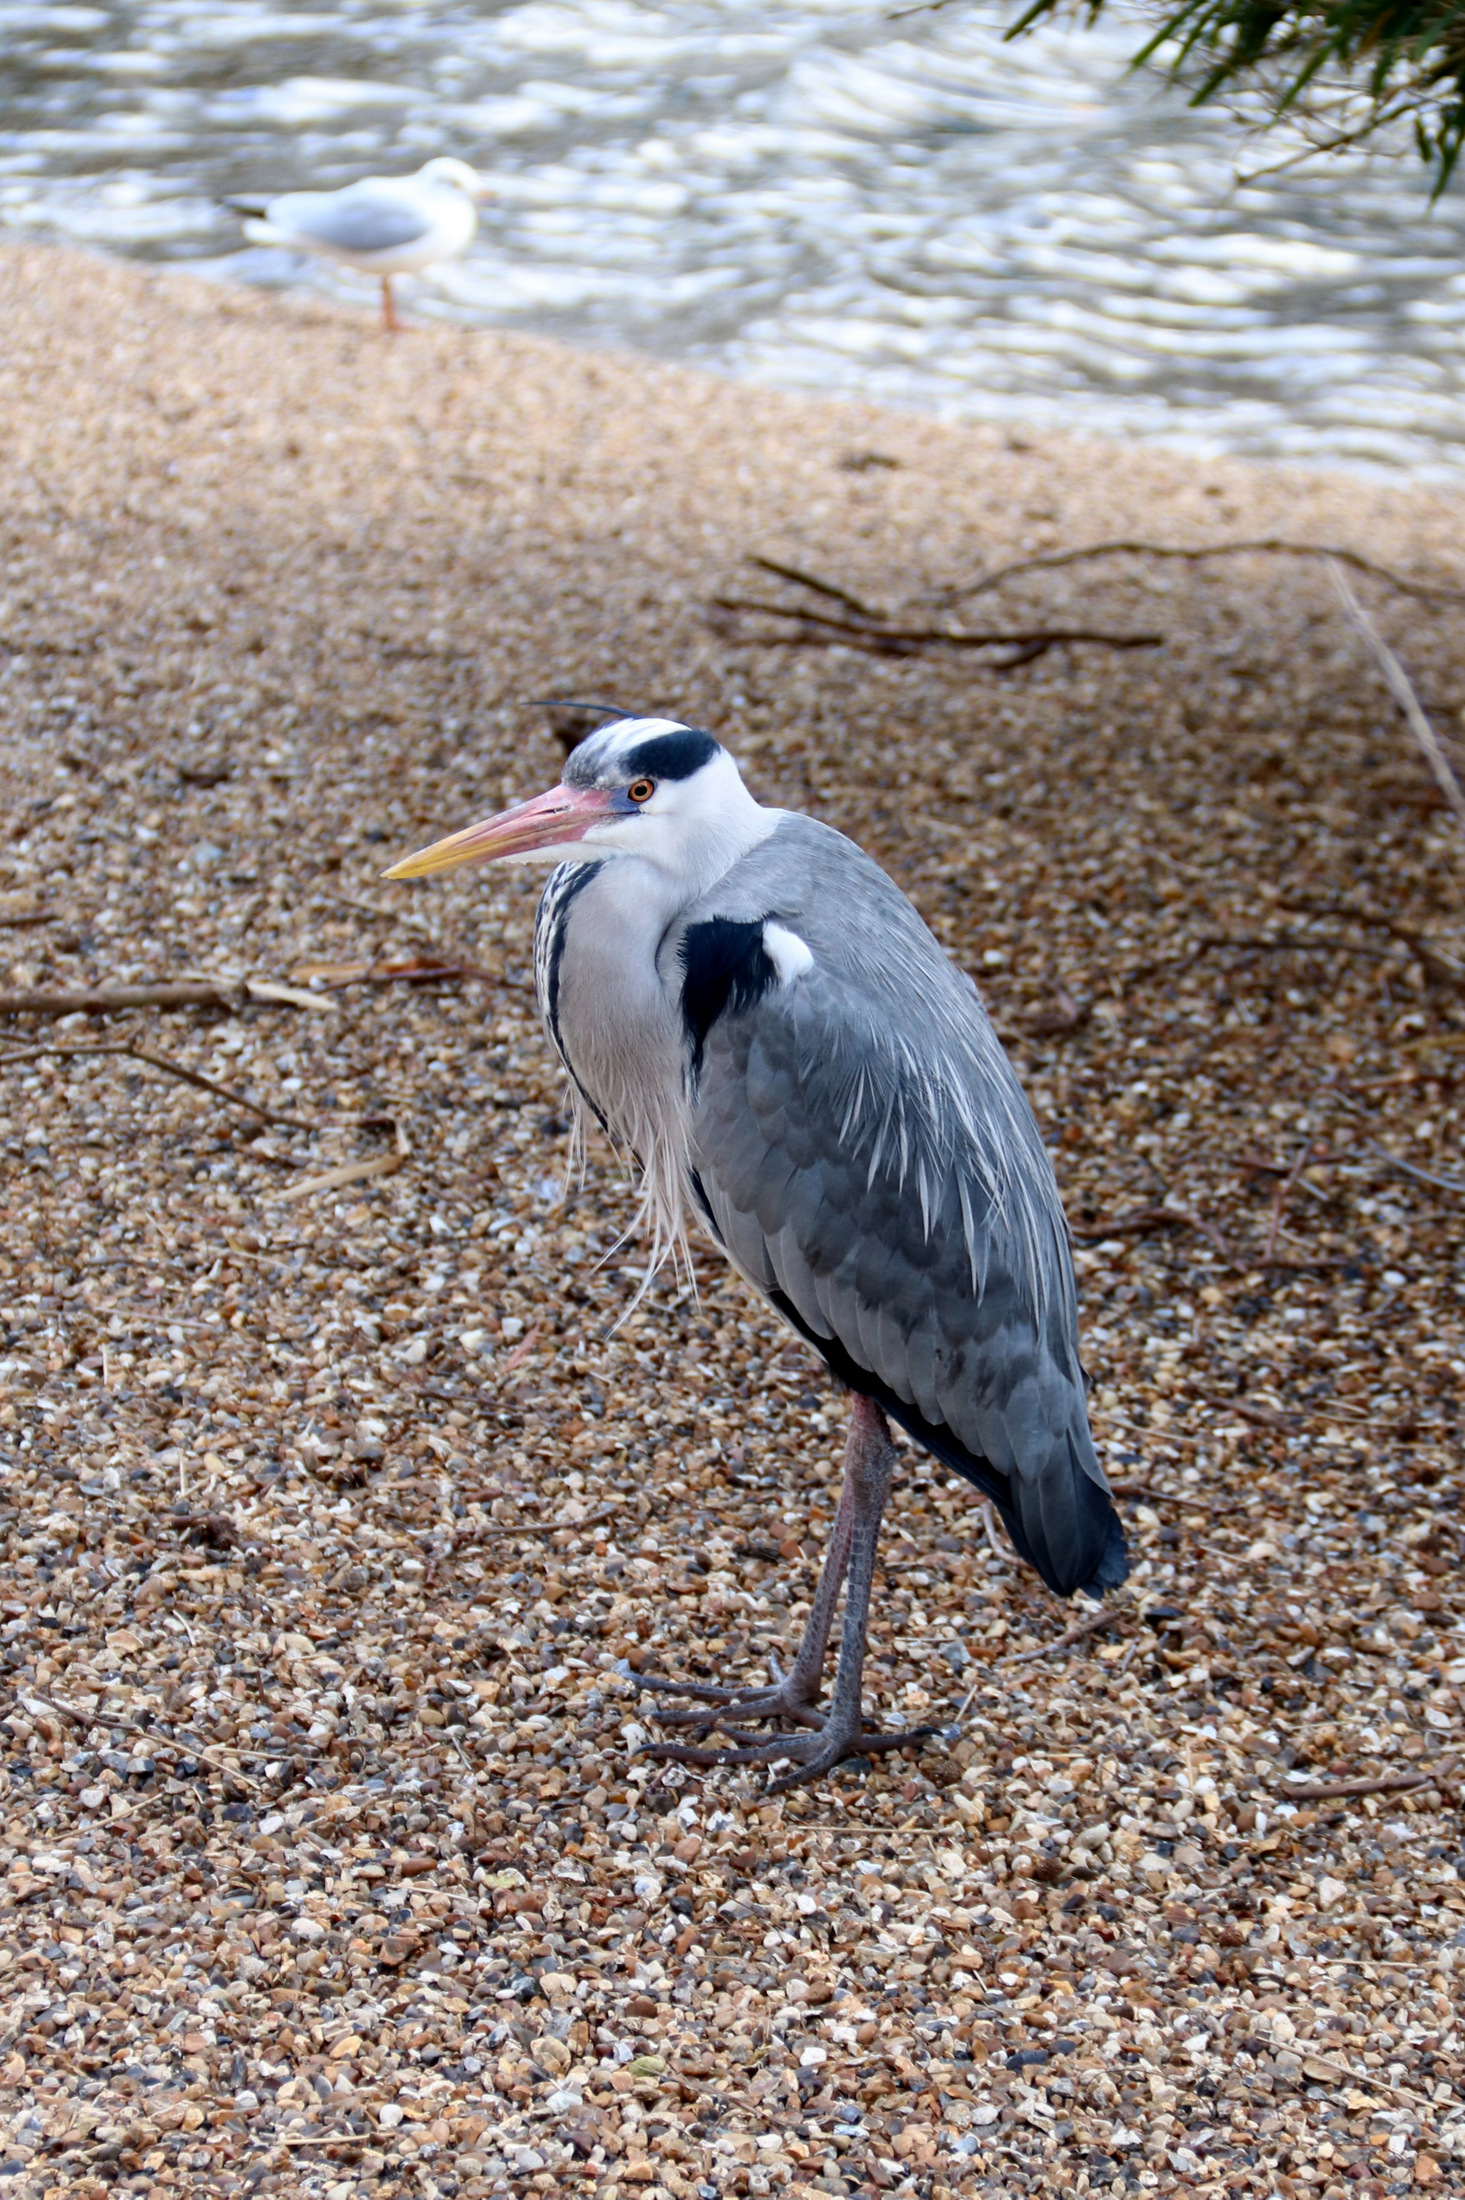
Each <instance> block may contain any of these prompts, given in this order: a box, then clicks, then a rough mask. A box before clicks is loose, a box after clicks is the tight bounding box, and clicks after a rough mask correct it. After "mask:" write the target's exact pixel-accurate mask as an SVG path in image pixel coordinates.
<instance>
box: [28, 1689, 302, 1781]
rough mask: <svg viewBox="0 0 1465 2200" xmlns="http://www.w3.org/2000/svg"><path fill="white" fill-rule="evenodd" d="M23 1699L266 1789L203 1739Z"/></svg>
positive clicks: (82, 1727) (82, 1728)
mask: <svg viewBox="0 0 1465 2200" xmlns="http://www.w3.org/2000/svg"><path fill="white" fill-rule="evenodd" d="M20 1700H21V1702H22V1703H23V1704H26V1705H27V1707H28V1706H29V1704H32V1703H33V1704H34V1705H35V1706H36V1708H37V1709H38V1710H41V1711H49V1712H51V1713H52V1715H53V1716H54V1717H56V1718H58V1719H64V1720H65V1721H66V1722H67V1723H68V1724H69V1725H71V1726H74V1727H76V1728H78V1729H79V1730H80V1731H82V1732H83V1733H84V1732H85V1731H86V1729H87V1728H88V1727H93V1726H115V1727H120V1728H121V1729H122V1731H123V1732H124V1733H125V1734H137V1735H140V1736H141V1738H142V1739H143V1741H145V1742H151V1743H153V1744H154V1745H155V1746H156V1747H157V1748H159V1749H171V1750H172V1751H173V1753H174V1754H175V1756H179V1757H195V1758H197V1759H198V1761H199V1763H200V1764H208V1765H212V1766H213V1767H214V1769H215V1771H216V1772H222V1773H223V1774H224V1775H225V1777H226V1778H227V1779H230V1780H237V1781H238V1782H239V1784H240V1786H241V1787H249V1788H253V1789H254V1791H255V1793H256V1794H262V1793H263V1792H264V1791H263V1789H262V1788H261V1786H260V1783H259V1781H258V1780H254V1779H251V1777H250V1775H249V1774H248V1773H247V1772H241V1771H239V1769H238V1768H237V1766H234V1765H231V1764H228V1763H227V1762H226V1761H225V1760H224V1759H223V1758H222V1757H220V1756H218V1755H217V1754H216V1753H215V1752H214V1751H213V1750H211V1749H210V1748H209V1747H208V1746H207V1745H206V1744H205V1743H202V1742H201V1743H200V1744H199V1745H198V1747H197V1748H195V1747H194V1745H193V1743H192V1742H189V1741H182V1742H179V1741H175V1740H174V1739H173V1737H172V1736H171V1735H168V1734H157V1733H154V1732H153V1730H152V1729H151V1728H150V1727H146V1726H139V1725H138V1723H137V1721H136V1720H135V1719H123V1718H119V1717H118V1716H117V1715H116V1713H115V1712H111V1711H108V1712H106V1713H102V1712H87V1711H78V1710H77V1709H76V1708H75V1706H74V1705H73V1704H69V1703H56V1702H53V1701H48V1699H47V1698H46V1697H44V1696H32V1697H30V1698H27V1697H24V1696H22V1697H21V1699H20Z"/></svg>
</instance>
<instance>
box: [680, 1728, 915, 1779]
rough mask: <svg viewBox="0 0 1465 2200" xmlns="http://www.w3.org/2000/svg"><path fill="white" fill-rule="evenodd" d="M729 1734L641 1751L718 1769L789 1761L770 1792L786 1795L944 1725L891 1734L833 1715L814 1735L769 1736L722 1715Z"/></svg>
mask: <svg viewBox="0 0 1465 2200" xmlns="http://www.w3.org/2000/svg"><path fill="white" fill-rule="evenodd" d="M717 1724H718V1725H719V1726H721V1728H722V1731H723V1733H725V1734H726V1735H727V1737H728V1746H727V1747H721V1748H720V1747H716V1746H714V1745H710V1744H697V1743H692V1742H646V1743H643V1745H642V1751H641V1754H642V1755H643V1756H646V1757H656V1758H659V1759H660V1760H661V1761H662V1762H663V1763H666V1764H675V1765H701V1766H704V1767H706V1768H709V1769H711V1768H714V1767H717V1766H720V1765H786V1766H787V1767H788V1770H787V1771H785V1772H781V1773H780V1774H779V1776H778V1778H777V1779H776V1780H774V1781H772V1782H771V1783H770V1785H769V1788H768V1793H769V1794H770V1795H785V1794H787V1792H788V1790H789V1789H790V1788H797V1787H809V1786H811V1785H812V1784H813V1782H814V1781H815V1780H822V1779H823V1777H824V1775H825V1773H827V1772H832V1771H833V1770H834V1768H835V1766H836V1765H839V1764H843V1763H844V1762H845V1761H846V1759H848V1758H850V1757H874V1756H879V1755H880V1754H881V1753H882V1752H884V1751H886V1750H891V1749H904V1748H905V1747H906V1745H907V1744H908V1743H910V1742H923V1741H927V1740H929V1738H930V1737H931V1736H932V1735H933V1734H939V1733H940V1732H941V1729H940V1728H939V1727H935V1726H912V1727H906V1728H904V1729H902V1730H901V1731H899V1732H896V1733H891V1732H889V1731H887V1730H886V1729H884V1728H880V1727H867V1726H865V1725H864V1724H863V1722H862V1721H858V1720H851V1721H850V1722H849V1723H848V1725H845V1724H843V1723H841V1724H840V1725H838V1726H834V1725H832V1724H831V1722H830V1721H828V1720H823V1721H821V1722H820V1723H819V1729H818V1731H817V1732H816V1733H812V1734H778V1735H773V1736H769V1737H764V1736H760V1735H757V1734H749V1733H746V1732H745V1731H744V1730H743V1729H742V1728H740V1727H736V1726H733V1725H731V1724H729V1723H725V1722H724V1721H722V1720H720V1719H719V1720H718V1721H717Z"/></svg>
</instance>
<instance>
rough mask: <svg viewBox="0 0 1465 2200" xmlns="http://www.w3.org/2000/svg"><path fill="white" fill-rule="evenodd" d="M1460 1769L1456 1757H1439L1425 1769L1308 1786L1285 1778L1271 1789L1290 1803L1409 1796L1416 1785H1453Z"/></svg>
mask: <svg viewBox="0 0 1465 2200" xmlns="http://www.w3.org/2000/svg"><path fill="white" fill-rule="evenodd" d="M1459 1770H1460V1760H1459V1758H1458V1757H1445V1758H1442V1759H1441V1761H1440V1763H1439V1764H1437V1765H1433V1766H1431V1767H1430V1768H1429V1769H1428V1770H1427V1771H1420V1772H1395V1773H1390V1774H1388V1775H1386V1776H1385V1777H1384V1778H1381V1779H1374V1780H1315V1781H1313V1782H1312V1783H1311V1785H1309V1786H1307V1787H1294V1786H1290V1785H1289V1784H1288V1783H1286V1782H1285V1781H1284V1782H1282V1783H1280V1784H1279V1785H1278V1786H1276V1787H1275V1788H1274V1789H1273V1791H1272V1792H1273V1793H1274V1794H1276V1795H1282V1796H1285V1797H1286V1798H1287V1800H1288V1801H1289V1802H1307V1803H1331V1802H1335V1801H1342V1800H1343V1798H1344V1797H1346V1796H1349V1795H1408V1794H1410V1793H1411V1792H1412V1791H1413V1790H1414V1789H1415V1788H1427V1787H1447V1786H1453V1785H1454V1783H1455V1780H1456V1777H1457V1775H1458V1773H1459Z"/></svg>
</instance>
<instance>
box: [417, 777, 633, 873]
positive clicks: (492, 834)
mask: <svg viewBox="0 0 1465 2200" xmlns="http://www.w3.org/2000/svg"><path fill="white" fill-rule="evenodd" d="M615 806H616V798H615V795H614V794H613V793H611V792H608V791H607V790H605V789H604V788H600V787H551V788H550V790H549V792H548V794H537V795H536V796H535V797H534V799H533V801H532V802H518V803H516V804H515V805H514V807H513V809H511V810H500V811H499V813H498V816H497V817H486V818H485V819H484V820H483V823H482V824H481V825H467V826H465V827H464V829H463V831H462V832H461V833H449V835H448V837H447V839H446V840H435V841H434V842H433V844H432V846H431V847H430V848H424V849H422V850H421V851H420V853H419V854H417V855H415V856H404V857H403V859H402V861H401V862H400V863H394V864H393V865H392V868H391V869H390V871H385V872H383V874H382V876H383V877H384V878H427V877H428V876H429V875H430V874H431V873H432V872H434V871H454V870H456V869H457V867H458V865H459V864H460V863H492V862H493V861H494V859H495V857H497V856H522V855H528V854H530V853H531V852H532V851H533V850H535V849H539V848H561V847H565V846H567V845H568V844H569V843H571V842H572V841H576V840H583V839H584V837H585V835H586V834H587V833H588V832H589V830H590V828H591V826H592V825H598V824H600V822H601V820H602V819H604V818H606V817H609V816H611V815H612V814H613V812H614V810H615Z"/></svg>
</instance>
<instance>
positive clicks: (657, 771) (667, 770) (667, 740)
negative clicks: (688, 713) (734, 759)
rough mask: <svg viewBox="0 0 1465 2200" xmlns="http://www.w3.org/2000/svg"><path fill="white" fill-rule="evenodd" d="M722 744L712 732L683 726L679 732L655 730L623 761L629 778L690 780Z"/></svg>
mask: <svg viewBox="0 0 1465 2200" xmlns="http://www.w3.org/2000/svg"><path fill="white" fill-rule="evenodd" d="M721 745H722V744H721V743H720V742H718V741H714V740H713V738H712V736H711V734H710V733H699V732H698V731H697V729H696V728H695V727H694V726H683V727H682V729H681V730H680V732H678V733H653V734H652V735H650V736H649V738H648V739H647V740H645V741H639V742H638V743H637V744H636V746H635V748H633V749H630V750H628V751H627V753H626V755H625V756H624V757H622V759H621V762H622V765H623V767H624V769H625V773H626V777H627V778H628V779H642V778H645V779H690V778H691V776H692V774H693V772H699V771H701V769H702V766H703V765H704V764H710V763H711V762H712V759H713V757H714V756H716V754H717V752H718V749H719V748H720V747H721Z"/></svg>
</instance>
